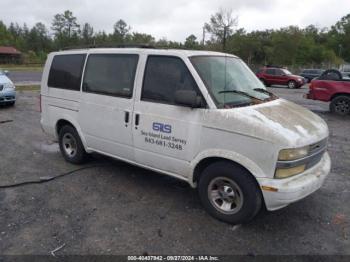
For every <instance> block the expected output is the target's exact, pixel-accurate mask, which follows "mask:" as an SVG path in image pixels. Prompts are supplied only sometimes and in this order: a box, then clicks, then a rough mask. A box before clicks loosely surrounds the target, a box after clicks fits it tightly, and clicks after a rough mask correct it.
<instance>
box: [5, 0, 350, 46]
mask: <svg viewBox="0 0 350 262" xmlns="http://www.w3.org/2000/svg"><path fill="white" fill-rule="evenodd" d="M220 8H222V9H225V10H232V14H233V16H238V26H237V27H238V28H244V29H246V30H247V31H248V32H250V31H252V30H263V29H277V28H280V27H284V26H289V25H297V26H300V27H305V26H307V25H310V24H314V25H316V26H318V27H320V28H323V27H330V26H331V25H333V24H335V23H336V22H337V21H338V20H340V19H341V17H343V16H345V15H347V14H348V13H350V0H172V1H170V0H0V20H2V21H3V22H4V23H5V24H7V25H9V24H10V22H18V23H19V24H23V23H26V24H27V25H28V26H30V27H31V26H33V25H34V24H35V23H37V22H42V23H44V24H45V25H46V26H47V27H48V28H50V27H51V22H52V19H53V16H54V15H55V14H57V13H63V12H64V11H65V10H70V11H72V12H73V15H74V16H76V17H77V19H78V23H79V24H83V23H85V22H89V23H90V24H91V25H92V26H93V27H94V30H95V31H99V30H105V31H106V32H108V33H110V32H112V31H113V24H114V23H115V22H116V21H118V20H119V19H123V20H124V21H126V22H127V24H129V25H130V26H131V28H132V31H134V32H140V33H148V34H151V35H153V36H154V37H156V39H160V38H166V39H167V40H173V41H184V40H185V39H186V37H187V36H189V35H190V34H194V35H196V36H197V37H198V39H201V38H202V28H203V24H204V23H205V22H208V21H209V19H210V16H211V15H212V14H214V13H215V12H217V11H218V10H219V9H220Z"/></svg>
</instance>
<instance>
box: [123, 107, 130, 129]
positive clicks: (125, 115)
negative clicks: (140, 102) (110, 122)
mask: <svg viewBox="0 0 350 262" xmlns="http://www.w3.org/2000/svg"><path fill="white" fill-rule="evenodd" d="M129 120H130V113H129V111H125V114H124V122H125V126H126V127H127V126H128V123H129Z"/></svg>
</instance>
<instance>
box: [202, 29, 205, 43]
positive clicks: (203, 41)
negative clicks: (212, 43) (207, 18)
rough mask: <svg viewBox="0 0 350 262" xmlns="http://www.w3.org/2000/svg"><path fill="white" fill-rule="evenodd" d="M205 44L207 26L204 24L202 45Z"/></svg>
mask: <svg viewBox="0 0 350 262" xmlns="http://www.w3.org/2000/svg"><path fill="white" fill-rule="evenodd" d="M204 44H205V26H203V39H202V45H203V46H204Z"/></svg>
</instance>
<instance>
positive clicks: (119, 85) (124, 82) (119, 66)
mask: <svg viewBox="0 0 350 262" xmlns="http://www.w3.org/2000/svg"><path fill="white" fill-rule="evenodd" d="M138 59H139V56H138V55H132V54H92V55H89V58H88V61H87V63H86V68H85V74H84V82H83V91H85V92H89V93H96V94H103V95H111V96H120V97H127V98H130V97H132V92H133V87H134V80H135V74H136V68H137V63H138Z"/></svg>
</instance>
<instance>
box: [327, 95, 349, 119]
mask: <svg viewBox="0 0 350 262" xmlns="http://www.w3.org/2000/svg"><path fill="white" fill-rule="evenodd" d="M330 111H331V112H332V113H336V114H338V115H341V116H345V115H348V114H350V96H337V97H335V98H333V99H332V102H331V104H330Z"/></svg>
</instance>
